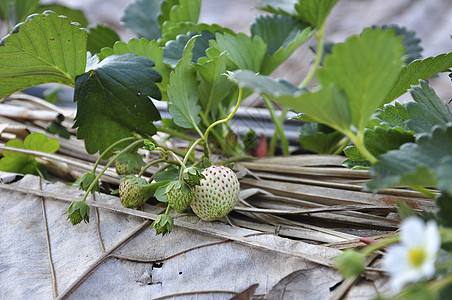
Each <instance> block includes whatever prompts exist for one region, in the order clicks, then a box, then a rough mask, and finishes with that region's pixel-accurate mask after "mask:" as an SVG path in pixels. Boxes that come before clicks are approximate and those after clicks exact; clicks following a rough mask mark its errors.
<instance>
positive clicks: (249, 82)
mask: <svg viewBox="0 0 452 300" xmlns="http://www.w3.org/2000/svg"><path fill="white" fill-rule="evenodd" d="M229 77H230V78H231V79H232V80H233V81H236V82H237V83H238V84H239V85H240V86H241V87H244V88H249V89H252V90H253V91H255V92H257V93H260V94H266V95H270V96H272V97H275V98H276V97H279V96H290V95H296V94H302V93H303V90H300V89H298V88H297V87H296V86H294V85H293V84H291V83H290V82H288V81H285V80H284V79H273V78H271V77H268V76H262V75H257V74H256V73H255V72H252V71H249V70H237V71H234V72H230V73H229Z"/></svg>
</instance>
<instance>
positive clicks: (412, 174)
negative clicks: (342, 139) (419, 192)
mask: <svg viewBox="0 0 452 300" xmlns="http://www.w3.org/2000/svg"><path fill="white" fill-rule="evenodd" d="M451 157H452V124H448V126H447V127H442V126H435V127H434V128H433V130H432V132H431V133H428V134H422V135H419V136H418V138H417V139H416V142H415V143H406V144H404V145H402V147H400V149H399V150H392V151H389V152H387V153H385V154H383V155H381V156H379V157H378V162H377V163H376V164H374V165H373V166H372V167H371V169H370V172H371V174H372V175H374V176H375V177H376V178H374V179H372V180H371V181H369V182H368V183H367V184H366V189H368V190H371V191H374V192H376V191H378V190H380V189H383V188H386V187H390V186H398V185H408V186H422V187H433V188H435V187H438V186H439V187H443V186H450V177H448V173H449V172H444V171H439V170H440V168H441V166H442V165H443V163H444V161H445V160H449V159H450V158H451Z"/></svg>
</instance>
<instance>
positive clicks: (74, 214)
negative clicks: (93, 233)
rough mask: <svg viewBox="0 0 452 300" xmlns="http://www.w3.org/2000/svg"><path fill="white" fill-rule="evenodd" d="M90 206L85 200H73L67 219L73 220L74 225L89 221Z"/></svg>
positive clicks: (67, 212)
mask: <svg viewBox="0 0 452 300" xmlns="http://www.w3.org/2000/svg"><path fill="white" fill-rule="evenodd" d="M89 209H90V208H89V206H88V204H86V203H85V202H84V201H73V202H71V204H70V205H69V207H68V209H67V211H66V212H65V213H66V214H68V217H67V220H71V223H72V225H77V224H78V223H80V222H82V221H84V222H85V223H89Z"/></svg>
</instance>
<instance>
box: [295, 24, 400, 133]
mask: <svg viewBox="0 0 452 300" xmlns="http://www.w3.org/2000/svg"><path fill="white" fill-rule="evenodd" d="M403 54H404V49H403V47H402V43H401V39H400V38H398V37H396V36H395V34H394V32H393V31H389V30H386V31H383V30H381V29H375V30H372V29H366V30H364V31H363V33H362V34H361V35H360V36H354V37H351V38H349V39H347V41H346V42H345V43H341V44H336V45H335V46H334V48H333V52H332V54H331V55H328V56H327V57H326V58H325V60H324V63H323V66H324V68H323V69H321V70H319V71H318V73H317V78H318V80H319V82H320V83H321V84H322V85H324V86H328V85H330V84H331V83H334V84H336V86H337V87H338V88H339V89H341V90H343V91H344V92H345V94H346V96H347V99H348V102H349V106H350V112H351V124H353V125H354V126H355V127H356V128H357V129H358V131H362V130H363V129H364V127H365V126H366V124H367V122H368V120H369V118H370V117H371V116H372V114H373V113H375V111H376V109H377V108H379V107H381V106H382V105H383V104H384V101H385V97H386V95H387V94H388V92H389V91H390V89H391V88H392V87H393V85H394V83H395V81H396V79H397V74H398V72H399V70H400V68H401V67H402V56H403ZM301 112H303V111H301Z"/></svg>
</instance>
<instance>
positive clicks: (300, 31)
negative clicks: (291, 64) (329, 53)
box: [251, 15, 313, 75]
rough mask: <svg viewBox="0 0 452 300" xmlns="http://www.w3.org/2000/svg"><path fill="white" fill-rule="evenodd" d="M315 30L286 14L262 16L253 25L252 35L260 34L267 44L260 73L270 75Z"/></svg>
mask: <svg viewBox="0 0 452 300" xmlns="http://www.w3.org/2000/svg"><path fill="white" fill-rule="evenodd" d="M312 33H313V31H312V30H311V28H310V27H309V26H307V25H306V24H304V23H300V22H299V21H297V19H295V18H293V17H289V16H285V15H274V16H261V17H259V18H257V19H256V21H255V23H253V24H252V25H251V36H252V37H254V36H257V35H258V36H260V37H261V38H262V39H263V40H264V42H265V43H266V44H267V50H266V53H265V58H264V62H263V65H262V69H261V71H260V73H261V74H262V75H268V74H270V73H271V72H273V70H275V69H276V68H277V67H278V66H279V65H280V64H281V63H283V62H284V61H285V60H286V59H287V58H288V57H289V56H290V55H291V54H292V53H293V52H294V51H295V50H296V49H297V48H298V47H299V46H300V45H301V44H303V43H304V42H306V41H307V40H308V39H309V38H310V37H311V35H312Z"/></svg>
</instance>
